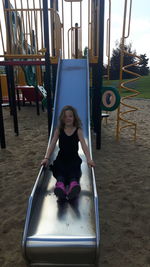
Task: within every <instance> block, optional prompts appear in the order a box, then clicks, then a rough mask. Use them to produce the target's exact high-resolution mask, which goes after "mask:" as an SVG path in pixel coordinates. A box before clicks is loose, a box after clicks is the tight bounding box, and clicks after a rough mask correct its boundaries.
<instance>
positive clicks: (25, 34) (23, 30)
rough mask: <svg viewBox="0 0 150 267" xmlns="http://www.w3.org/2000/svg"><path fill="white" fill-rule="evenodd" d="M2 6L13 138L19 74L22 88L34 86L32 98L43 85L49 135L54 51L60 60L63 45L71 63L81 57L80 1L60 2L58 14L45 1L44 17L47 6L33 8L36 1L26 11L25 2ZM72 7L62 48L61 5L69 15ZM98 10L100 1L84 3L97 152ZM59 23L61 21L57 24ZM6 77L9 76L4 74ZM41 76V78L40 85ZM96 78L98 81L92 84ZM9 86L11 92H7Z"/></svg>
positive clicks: (55, 4) (55, 7) (54, 6)
mask: <svg viewBox="0 0 150 267" xmlns="http://www.w3.org/2000/svg"><path fill="white" fill-rule="evenodd" d="M2 2H3V8H4V18H5V25H6V28H5V31H3V32H2V23H0V25H1V27H0V28H1V40H2V47H3V55H1V58H5V61H1V65H3V66H7V67H6V71H7V79H10V81H8V84H9V86H8V91H11V92H14V93H12V94H10V93H8V95H9V98H10V104H11V108H12V114H13V116H14V121H15V125H14V128H15V133H16V134H17V135H18V134H19V130H18V121H17V110H16V105H15V102H16V99H15V87H16V85H15V83H16V84H17V86H18V88H21V86H24V84H22V81H21V79H20V77H21V75H23V74H24V76H25V80H26V85H28V86H33V87H34V88H35V90H36V94H37V90H38V89H39V86H38V85H44V88H45V90H46V94H47V102H48V106H49V109H48V128H49V129H48V132H49V133H50V128H51V120H52V108H53V99H54V90H55V89H54V84H55V81H56V70H57V63H58V55H59V51H60V49H61V51H62V52H61V58H64V57H65V47H66V46H68V56H69V57H70V58H79V57H80V56H82V49H83V47H82V37H81V36H82V31H83V29H82V21H83V18H82V12H81V11H82V1H61V5H60V11H61V12H60V13H59V14H58V1H50V5H49V6H47V13H46V11H45V10H46V8H45V5H47V3H46V4H45V1H44V2H42V1H39V2H38V3H37V2H36V3H35V1H33V4H32V6H31V7H29V2H28V1H27V3H26V4H23V2H22V1H13V5H12V4H11V3H10V1H2ZM75 2H77V3H75ZM76 4H77V5H78V6H79V7H80V16H79V22H78V23H75V26H73V19H72V17H73V16H72V15H71V17H70V24H69V30H68V32H67V37H68V38H66V39H67V41H68V44H66V43H65V30H64V26H63V25H65V23H66V22H65V19H64V17H65V15H64V10H65V8H64V5H68V6H69V8H70V9H71V14H72V13H73V5H76ZM98 5H103V3H102V4H101V1H100V3H99V4H97V3H96V2H95V1H89V4H88V10H87V17H88V21H87V25H88V27H87V32H88V47H89V60H90V64H91V66H92V73H93V75H92V77H93V87H94V97H93V98H94V102H95V103H94V104H93V110H94V111H93V114H94V115H93V118H94V124H95V131H96V133H97V142H96V143H97V147H99V148H100V145H101V144H100V140H101V138H100V133H101V129H100V128H101V123H100V117H101V109H99V112H97V109H96V106H98V105H99V104H98V103H100V93H99V91H98V90H96V88H99V87H101V84H102V78H100V77H102V57H103V45H101V46H99V45H98V43H99V40H98V38H100V40H103V23H104V22H103V14H101V16H100V17H101V18H100V20H101V23H99V24H98V20H97V17H98V8H97V6H98ZM67 8H68V7H67ZM101 10H102V8H101V9H100V12H102V11H101ZM84 13H85V12H84ZM60 18H61V20H62V22H60ZM70 26H71V27H70ZM100 28H101V30H100ZM37 29H38V30H37ZM43 32H44V34H43ZM98 32H100V35H99V34H98ZM47 33H49V34H47ZM4 36H6V41H5V40H4ZM102 44H103V42H102ZM98 54H99V57H98ZM42 66H43V67H42ZM44 66H45V67H44ZM43 68H45V71H44V72H43V70H42V69H43ZM41 70H42V71H41ZM8 72H10V73H9V75H8ZM37 72H38V75H37ZM16 73H19V75H16ZM20 73H21V74H20ZM49 73H50V74H49ZM10 74H11V75H10ZM42 76H43V78H44V79H43V80H42V81H41V77H42ZM96 77H99V78H98V79H97V78H96ZM14 78H15V83H14ZM98 80H99V81H98ZM10 86H11V90H10V88H9V87H10ZM50 88H51V90H50ZM24 90H25V88H24ZM12 95H14V99H12ZM96 102H97V103H96ZM13 104H14V105H13ZM37 113H38V110H37Z"/></svg>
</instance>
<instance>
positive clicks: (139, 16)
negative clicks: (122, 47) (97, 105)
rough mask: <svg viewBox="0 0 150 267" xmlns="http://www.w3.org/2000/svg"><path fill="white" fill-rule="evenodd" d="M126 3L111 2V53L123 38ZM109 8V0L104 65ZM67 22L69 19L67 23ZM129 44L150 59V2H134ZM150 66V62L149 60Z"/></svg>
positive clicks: (85, 20) (86, 2)
mask: <svg viewBox="0 0 150 267" xmlns="http://www.w3.org/2000/svg"><path fill="white" fill-rule="evenodd" d="M35 1H36V0H35ZM59 1H60V0H59ZM1 2H2V0H0V10H2V6H1ZM18 2H20V1H18ZM31 2H32V1H31ZM124 3H125V0H111V45H110V50H111V53H112V49H113V48H115V43H116V41H120V39H121V37H122V27H123V14H124ZM127 3H128V6H129V3H130V0H128V1H127ZM67 4H69V3H67ZM87 4H88V0H83V11H85V8H86V6H87ZM75 5H77V3H74V6H75ZM84 5H85V6H84ZM108 6H109V0H105V21H104V25H105V31H104V63H107V57H106V21H107V18H108ZM128 9H129V7H128ZM85 13H86V12H84V14H85ZM75 15H76V16H77V15H79V9H77V10H75ZM67 20H68V17H67V19H66V21H67ZM74 22H75V20H74ZM86 23H87V16H86V17H85V19H84V20H83V47H85V46H87V37H86V36H87V35H86V32H87V30H86V27H85V24H86ZM129 43H132V50H136V53H137V55H140V54H145V53H146V55H147V57H148V58H150V1H149V0H132V12H131V26H130V35H129V37H128V38H127V39H126V44H129ZM149 66H150V60H149Z"/></svg>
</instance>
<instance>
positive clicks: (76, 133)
mask: <svg viewBox="0 0 150 267" xmlns="http://www.w3.org/2000/svg"><path fill="white" fill-rule="evenodd" d="M58 139H59V148H60V150H59V152H58V155H57V157H56V160H54V162H53V165H51V170H52V172H53V175H54V177H55V178H56V180H57V182H56V185H55V189H54V193H55V195H56V196H57V197H59V198H60V199H65V198H66V197H68V199H73V198H75V197H77V195H78V194H79V192H80V190H81V189H80V185H79V178H80V176H81V168H80V167H81V163H82V160H81V158H80V157H79V155H78V142H79V141H80V142H81V146H82V149H83V152H84V153H85V156H86V158H87V163H88V165H89V166H90V167H94V166H95V163H94V161H93V160H92V159H91V157H90V152H89V149H88V147H87V145H86V143H85V140H84V137H83V132H82V129H81V120H80V118H79V117H78V114H77V111H76V110H75V108H73V107H72V106H65V107H64V108H63V109H62V111H61V114H60V116H59V126H58V128H56V130H55V132H54V136H53V138H52V140H51V143H50V146H49V148H48V150H47V152H46V155H45V158H44V159H43V160H42V162H41V164H42V165H45V166H47V165H48V161H49V158H50V156H51V154H52V152H53V151H54V148H55V145H56V143H57V140H58ZM66 185H69V189H68V192H67V191H66Z"/></svg>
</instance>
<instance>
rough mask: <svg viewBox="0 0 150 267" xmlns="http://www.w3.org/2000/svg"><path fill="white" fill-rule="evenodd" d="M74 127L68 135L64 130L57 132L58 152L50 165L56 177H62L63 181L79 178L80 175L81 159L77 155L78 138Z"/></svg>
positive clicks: (67, 181)
mask: <svg viewBox="0 0 150 267" xmlns="http://www.w3.org/2000/svg"><path fill="white" fill-rule="evenodd" d="M77 131H78V129H76V130H75V131H74V132H73V134H72V135H70V136H68V135H67V134H66V133H65V132H64V130H61V131H60V134H59V148H60V150H59V152H58V155H57V157H56V159H55V160H54V162H53V165H52V166H51V170H52V172H53V175H54V177H55V178H56V179H58V178H59V177H63V178H64V181H65V183H69V182H70V181H72V180H77V181H78V180H79V178H80V176H81V163H82V160H81V158H80V157H79V155H78V148H79V147H78V143H79V138H78V134H77Z"/></svg>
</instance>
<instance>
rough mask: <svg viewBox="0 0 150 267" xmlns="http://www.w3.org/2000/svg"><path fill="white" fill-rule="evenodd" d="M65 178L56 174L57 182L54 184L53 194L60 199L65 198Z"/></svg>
mask: <svg viewBox="0 0 150 267" xmlns="http://www.w3.org/2000/svg"><path fill="white" fill-rule="evenodd" d="M64 183H65V179H64V177H63V176H58V177H57V182H56V185H55V189H54V193H55V195H56V196H57V197H58V198H60V199H65V198H66V188H65V185H64Z"/></svg>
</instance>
